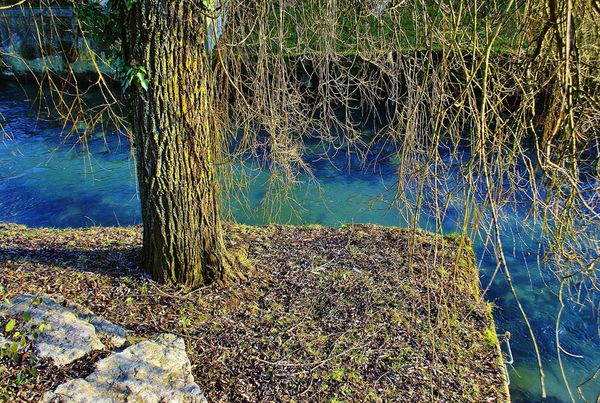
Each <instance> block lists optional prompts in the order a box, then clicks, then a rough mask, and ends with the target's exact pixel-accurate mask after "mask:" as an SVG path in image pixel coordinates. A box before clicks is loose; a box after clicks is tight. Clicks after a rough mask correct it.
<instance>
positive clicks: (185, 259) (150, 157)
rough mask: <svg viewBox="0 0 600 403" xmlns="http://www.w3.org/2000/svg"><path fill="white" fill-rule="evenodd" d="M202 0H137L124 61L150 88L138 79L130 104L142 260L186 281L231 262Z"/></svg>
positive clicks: (152, 269) (194, 283) (202, 278)
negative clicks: (222, 215)
mask: <svg viewBox="0 0 600 403" xmlns="http://www.w3.org/2000/svg"><path fill="white" fill-rule="evenodd" d="M198 4H201V2H195V1H190V0H170V1H165V0H139V1H138V2H137V3H136V4H135V6H134V9H133V10H131V12H130V15H129V22H130V30H129V37H128V38H127V43H128V46H125V49H126V52H125V56H126V60H127V61H128V62H129V63H130V64H131V65H132V66H141V67H143V68H144V69H145V71H146V73H145V75H146V78H147V79H148V80H149V82H148V89H147V90H145V89H144V88H142V86H141V85H139V82H137V84H138V88H137V89H136V90H135V92H136V95H135V98H134V111H133V126H134V130H135V136H136V147H137V163H138V166H137V172H138V181H139V193H140V199H141V206H142V219H143V224H144V235H143V238H144V240H143V251H142V264H143V267H144V268H145V270H146V271H147V272H148V273H150V274H152V277H153V278H154V279H155V280H157V281H161V282H164V283H168V284H173V283H177V284H182V285H185V286H187V287H198V286H200V285H202V284H207V283H210V282H213V281H220V280H223V278H224V275H225V262H226V255H225V247H224V242H223V236H222V229H221V223H220V217H219V204H220V203H219V200H220V194H219V185H218V181H217V175H216V158H217V156H218V147H219V144H218V143H219V141H220V138H221V135H220V131H219V125H218V124H216V121H215V117H214V115H213V114H212V113H211V108H212V107H213V103H212V99H213V96H212V94H211V88H212V86H211V85H209V84H208V79H209V77H210V74H208V68H209V63H208V60H207V56H206V51H205V27H204V20H203V18H204V17H203V14H202V12H201V9H199V6H198ZM135 84H136V79H134V80H133V84H132V85H135Z"/></svg>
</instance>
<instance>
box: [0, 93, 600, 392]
mask: <svg viewBox="0 0 600 403" xmlns="http://www.w3.org/2000/svg"><path fill="white" fill-rule="evenodd" d="M36 112H37V110H32V103H31V102H29V101H28V100H27V99H26V96H25V94H24V92H23V90H22V89H21V88H20V87H19V86H17V85H16V84H14V83H10V82H0V123H1V124H2V126H3V127H4V129H5V132H6V134H7V135H5V136H4V137H3V141H2V142H0V168H1V170H0V221H7V222H16V223H20V224H25V225H28V226H32V227H36V226H50V227H58V228H64V227H86V226H94V225H102V226H111V225H131V224H139V223H140V222H141V217H140V210H139V202H138V199H137V196H136V180H135V172H134V169H135V166H134V160H133V159H132V158H131V155H130V147H129V143H128V142H127V140H126V139H125V138H123V137H119V136H117V135H114V136H110V137H108V138H107V139H106V141H104V140H103V139H102V137H101V136H98V137H97V138H95V139H92V140H91V142H90V144H89V152H84V151H83V150H82V147H81V145H78V144H76V143H75V142H74V141H72V140H66V141H65V140H64V139H62V137H61V133H62V128H61V126H60V125H58V124H57V123H56V122H53V121H51V120H44V119H43V118H41V119H40V118H38V115H37V113H36ZM42 116H43V115H42ZM8 135H10V138H9V136H8ZM344 161H345V156H340V161H339V164H338V167H339V169H336V168H334V167H332V165H331V164H330V163H329V162H325V161H319V160H314V161H311V166H312V168H313V171H314V174H315V176H316V178H317V181H318V184H316V183H314V182H312V181H309V180H306V181H305V182H304V183H302V184H300V185H299V186H298V188H296V189H295V190H294V192H293V195H294V199H295V200H296V201H297V202H298V204H299V205H294V208H293V209H291V208H289V207H288V208H284V209H283V210H282V212H281V214H280V215H279V216H278V218H277V220H278V221H281V222H291V223H303V224H307V223H318V224H323V225H340V224H343V223H350V222H356V223H366V222H368V223H377V224H382V225H400V226H404V225H406V220H405V219H404V218H403V217H402V215H401V214H400V213H399V212H398V210H397V209H396V208H395V207H390V203H389V202H390V200H391V198H392V196H393V191H394V187H395V184H396V183H395V179H396V178H395V175H396V165H395V163H394V160H393V159H386V158H383V159H380V160H379V162H378V163H377V164H375V165H374V166H373V167H372V169H370V170H368V171H367V172H363V171H361V170H360V169H350V170H348V169H347V168H348V167H347V163H345V162H344ZM334 162H335V160H334ZM453 174H455V173H453V172H449V176H452V175H453ZM250 176H251V177H252V181H251V186H250V187H249V188H250V190H249V192H248V197H249V201H250V206H249V207H248V208H241V207H240V205H239V204H236V203H233V204H232V205H231V209H230V213H231V214H232V215H233V217H235V219H236V220H237V221H239V222H243V223H248V224H264V223H267V222H269V221H270V220H271V219H272V218H269V217H273V216H272V215H270V214H265V213H264V211H263V210H261V208H260V201H261V200H262V199H263V197H264V196H265V193H266V188H267V180H268V175H267V174H265V173H260V172H259V173H255V174H250ZM455 204H460V203H459V202H457V203H455ZM292 211H293V212H294V213H293V214H292ZM460 211H461V210H460V206H459V205H451V208H450V210H449V212H448V213H447V215H446V219H445V220H444V223H443V227H444V231H445V232H446V233H449V232H454V231H456V230H457V225H456V222H457V221H460V218H461V217H460V213H459V212H460ZM524 214H525V212H524V210H514V211H512V212H509V214H508V215H507V217H506V219H505V224H504V235H503V241H504V248H505V252H506V254H507V259H508V266H509V267H510V269H511V274H512V276H513V281H514V282H515V284H516V286H517V291H518V293H519V296H520V299H521V302H522V303H523V305H524V308H525V310H526V312H527V313H528V314H529V318H530V321H531V323H532V325H533V328H534V332H535V334H536V336H537V338H538V343H539V345H540V349H541V352H542V355H543V364H544V370H545V373H546V386H547V390H548V395H549V401H552V400H553V399H554V400H555V401H569V400H570V399H569V395H568V393H567V390H566V388H565V386H564V382H563V381H562V377H561V375H560V370H559V367H558V361H557V358H556V350H555V318H556V315H557V313H558V309H559V303H558V299H557V296H556V289H557V287H556V281H555V280H554V278H553V276H552V275H549V274H548V272H547V271H546V270H543V271H542V270H540V266H539V265H538V262H537V259H538V256H539V255H540V253H541V252H543V248H542V249H540V247H539V245H538V239H537V236H536V234H535V231H533V232H532V231H531V230H530V229H529V227H530V226H531V225H530V224H531V223H529V221H527V220H526V219H525V218H524ZM420 224H421V226H423V227H426V228H428V227H430V226H431V223H430V221H428V220H427V219H425V218H424V219H422V220H421V221H420ZM531 227H533V228H535V226H531ZM474 241H475V252H476V254H477V258H478V261H479V263H480V271H481V281H482V284H483V285H484V287H485V286H486V285H487V284H488V282H489V280H490V277H491V273H492V272H493V271H494V268H495V267H496V260H495V257H494V255H493V252H492V251H491V250H489V248H486V246H485V245H486V243H485V242H484V240H481V239H475V240H474ZM486 299H488V300H489V301H493V302H494V303H495V305H496V306H497V309H495V311H494V314H495V317H496V326H497V330H498V332H499V333H503V332H505V331H510V332H511V334H512V338H511V344H512V349H513V353H514V359H515V363H514V365H513V366H512V367H510V368H509V374H510V379H511V393H512V397H513V400H514V401H538V400H540V392H539V380H538V376H537V367H536V365H535V357H534V355H533V348H532V345H531V342H530V340H529V336H528V333H527V330H526V328H525V326H524V325H523V322H522V320H521V318H520V315H519V313H518V310H517V307H516V306H515V303H514V300H513V297H512V295H511V293H510V291H509V289H508V287H507V285H506V282H505V279H504V275H503V274H502V273H499V274H498V275H497V277H496V278H495V280H494V281H493V283H492V285H491V286H490V288H489V291H488V292H487V294H486ZM559 334H560V339H561V344H562V346H563V347H564V348H565V349H566V350H567V351H569V352H570V353H572V354H575V355H577V356H582V358H573V357H568V356H565V355H563V363H564V365H565V371H566V373H567V377H568V379H569V383H570V385H571V389H572V391H573V394H574V397H575V398H576V399H579V396H578V392H577V385H578V384H579V383H580V382H582V381H583V380H585V379H587V378H588V377H589V376H591V375H592V374H593V373H594V371H596V369H597V368H598V367H600V337H599V334H598V317H597V312H596V313H594V311H593V309H592V308H591V307H590V306H585V307H580V306H578V305H576V304H573V303H570V304H567V306H566V308H565V311H564V313H563V321H562V322H561V325H560V327H559ZM582 393H583V396H584V397H585V398H586V399H587V400H590V401H595V400H596V399H597V398H598V397H597V396H598V395H599V394H600V379H596V380H595V381H592V382H589V383H588V384H587V385H586V386H585V387H584V388H582Z"/></svg>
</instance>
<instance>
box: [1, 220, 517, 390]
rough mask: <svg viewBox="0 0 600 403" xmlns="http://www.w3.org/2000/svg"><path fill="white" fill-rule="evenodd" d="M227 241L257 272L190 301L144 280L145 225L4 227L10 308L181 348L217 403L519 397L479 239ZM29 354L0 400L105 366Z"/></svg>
mask: <svg viewBox="0 0 600 403" xmlns="http://www.w3.org/2000/svg"><path fill="white" fill-rule="evenodd" d="M225 230H226V234H227V243H228V245H229V246H230V247H234V246H235V247H236V248H243V249H245V250H246V251H247V259H248V263H249V264H248V266H249V267H251V268H246V269H245V270H246V271H247V272H246V273H244V278H243V279H239V280H237V281H236V282H235V283H234V284H231V285H230V286H229V287H226V288H222V287H216V286H215V287H204V288H201V289H198V290H194V291H186V290H182V289H178V288H174V287H166V286H163V285H161V284H158V283H155V282H153V281H152V280H151V279H149V278H148V277H147V276H145V275H144V274H143V273H142V272H141V271H140V270H139V269H138V267H137V265H136V262H137V258H138V255H139V252H140V247H141V229H140V228H139V227H127V228H90V229H73V230H72V229H68V230H50V229H27V228H25V227H21V226H17V225H12V224H0V298H5V297H8V298H10V297H12V296H14V295H17V294H21V293H45V294H49V295H61V296H64V297H66V298H68V299H70V300H72V301H75V302H77V303H80V304H82V305H84V306H85V307H87V308H89V309H91V310H92V311H94V313H96V314H99V315H102V316H104V317H105V318H107V319H108V320H110V321H112V322H113V323H116V324H119V325H121V326H123V327H125V328H126V329H127V330H128V331H129V332H130V333H132V334H133V335H134V337H144V338H145V337H149V338H151V337H155V336H157V335H158V334H160V333H164V332H168V333H174V334H178V335H181V336H182V337H184V338H185V339H186V340H187V351H188V355H189V356H190V360H191V362H192V369H193V373H194V377H195V379H196V382H197V383H198V384H199V385H200V387H201V388H202V389H203V390H204V392H205V394H206V396H207V398H208V399H209V401H211V402H259V401H269V402H270V401H309V402H315V401H327V402H341V401H348V402H350V401H355V402H370V401H373V402H391V401H407V402H408V401H410V402H415V401H427V402H429V401H478V402H479V401H505V400H506V399H507V396H506V389H505V387H506V385H505V381H504V376H503V369H502V367H501V365H500V353H499V350H498V344H497V339H496V336H495V330H494V325H493V319H492V316H491V306H490V305H489V304H487V303H485V301H484V300H483V299H482V298H481V296H480V288H479V280H478V276H477V270H476V267H475V264H474V257H473V252H472V249H471V247H470V244H469V242H468V240H464V239H463V240H461V239H460V238H459V237H447V238H441V237H438V236H434V235H431V234H428V233H425V232H420V231H418V232H411V231H408V230H403V229H398V228H386V227H379V226H372V225H352V226H346V227H342V228H328V227H319V226H311V227H292V226H269V227H249V226H240V225H234V224H227V225H226V226H225ZM6 320H7V318H1V317H0V334H1V333H2V331H3V330H4V324H5V322H6ZM30 353H31V346H29V348H28V349H27V350H26V351H25V353H23V354H22V356H21V360H20V361H19V360H17V361H19V362H17V361H15V360H14V359H13V358H9V357H5V358H2V359H0V400H1V399H2V398H4V399H6V400H9V401H21V400H25V401H35V400H37V399H39V397H40V396H41V395H42V394H43V392H44V391H46V390H49V389H51V388H54V387H55V386H56V385H58V384H59V383H62V382H65V381H66V380H68V379H71V378H73V377H80V376H85V375H87V374H88V373H90V372H91V371H92V370H93V363H94V362H95V361H96V360H98V359H99V358H101V357H104V356H106V355H107V354H109V352H107V351H102V352H95V353H93V354H90V355H89V356H86V357H84V358H82V359H80V360H78V361H76V362H75V363H73V364H71V365H69V366H67V367H64V368H60V369H59V368H56V367H54V366H53V365H52V363H51V362H47V361H40V360H36V359H35V358H34V357H32V355H31V354H30ZM31 368H35V369H34V370H32V369H31Z"/></svg>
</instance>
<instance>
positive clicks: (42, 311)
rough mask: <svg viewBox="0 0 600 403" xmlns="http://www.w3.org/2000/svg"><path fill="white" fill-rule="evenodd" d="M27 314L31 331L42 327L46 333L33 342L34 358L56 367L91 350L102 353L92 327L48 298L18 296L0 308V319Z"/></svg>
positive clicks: (99, 342) (101, 347)
mask: <svg viewBox="0 0 600 403" xmlns="http://www.w3.org/2000/svg"><path fill="white" fill-rule="evenodd" d="M27 311H29V314H30V315H31V321H30V322H28V324H27V326H28V327H30V328H33V327H38V326H39V325H40V324H42V323H44V324H45V329H44V331H43V332H41V333H40V334H39V336H38V337H37V339H36V340H35V354H36V355H37V356H38V357H42V358H50V359H52V360H53V361H54V364H55V365H57V366H63V365H66V364H69V363H71V362H73V361H75V360H77V359H78V358H81V357H83V356H84V355H86V354H87V353H89V352H91V351H93V350H101V349H103V348H104V344H102V342H101V341H100V339H99V338H98V335H97V334H96V329H95V328H94V326H93V325H92V324H91V323H89V322H87V321H85V320H82V319H80V318H79V317H78V316H77V315H75V313H74V312H73V311H72V310H71V309H69V308H66V307H64V306H62V305H60V304H58V303H57V302H56V301H54V300H53V299H52V298H50V297H48V296H41V297H37V298H36V296H34V295H29V294H23V295H18V296H16V297H14V298H12V299H11V300H10V304H7V303H2V304H0V315H3V316H13V317H19V316H22V315H23V313H24V312H27Z"/></svg>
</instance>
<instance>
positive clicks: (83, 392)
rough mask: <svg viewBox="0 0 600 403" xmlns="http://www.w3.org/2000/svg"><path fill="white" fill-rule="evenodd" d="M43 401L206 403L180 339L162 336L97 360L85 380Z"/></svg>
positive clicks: (48, 394) (80, 380)
mask: <svg viewBox="0 0 600 403" xmlns="http://www.w3.org/2000/svg"><path fill="white" fill-rule="evenodd" d="M42 401H43V402H82V403H83V402H90V403H91V402H107V403H108V402H124V401H127V402H157V403H158V402H194V403H196V402H198V403H204V402H206V401H207V400H206V398H205V397H204V394H203V393H202V391H201V390H200V388H199V387H198V385H197V384H196V383H195V382H194V377H193V375H192V372H191V364H190V361H189V359H188V357H187V354H186V352H185V343H184V341H183V339H181V338H179V337H177V336H174V335H172V334H162V335H161V336H159V337H158V338H157V339H156V341H149V340H147V341H142V342H140V343H137V344H134V345H132V346H130V347H128V348H126V349H125V350H123V351H122V352H120V353H115V354H112V355H111V356H109V357H107V358H105V359H103V360H100V361H98V363H96V370H95V371H94V372H93V373H92V374H90V375H89V376H87V377H86V378H85V379H81V378H80V379H74V380H71V381H69V382H66V383H64V384H62V385H60V386H58V387H57V388H56V390H55V391H54V392H49V393H46V394H45V395H44V398H43V399H42Z"/></svg>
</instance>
